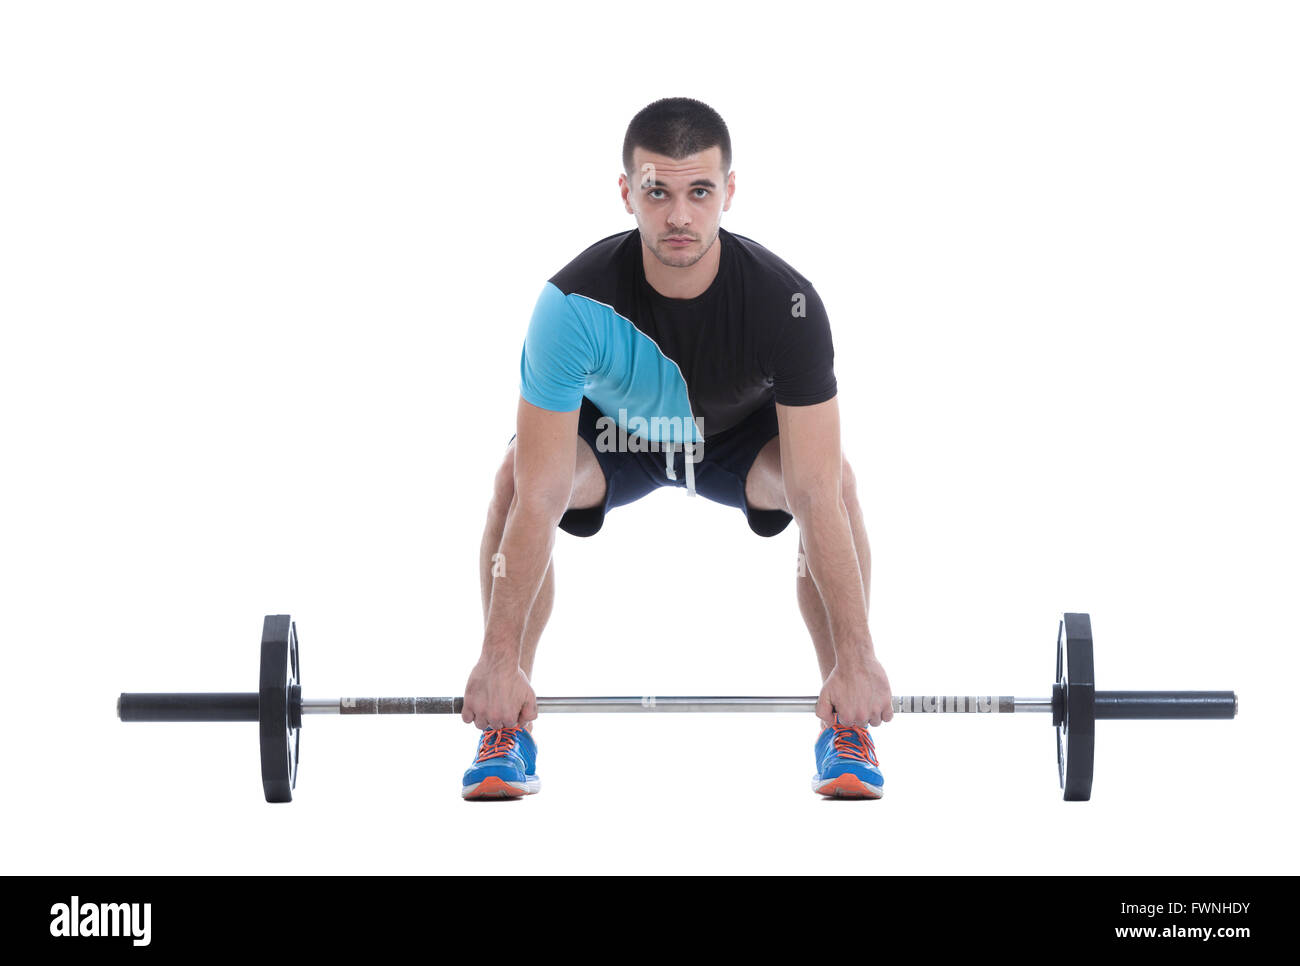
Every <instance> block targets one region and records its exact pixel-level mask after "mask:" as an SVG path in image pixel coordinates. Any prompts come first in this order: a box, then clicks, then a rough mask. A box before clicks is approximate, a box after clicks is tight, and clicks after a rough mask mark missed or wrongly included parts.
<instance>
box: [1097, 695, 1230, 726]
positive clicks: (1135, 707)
mask: <svg viewBox="0 0 1300 966" xmlns="http://www.w3.org/2000/svg"><path fill="white" fill-rule="evenodd" d="M1095 698H1096V704H1097V718H1098V719H1101V718H1110V719H1117V718H1128V719H1135V718H1235V717H1236V716H1237V695H1236V692H1233V691H1098V692H1097V694H1096V696H1095Z"/></svg>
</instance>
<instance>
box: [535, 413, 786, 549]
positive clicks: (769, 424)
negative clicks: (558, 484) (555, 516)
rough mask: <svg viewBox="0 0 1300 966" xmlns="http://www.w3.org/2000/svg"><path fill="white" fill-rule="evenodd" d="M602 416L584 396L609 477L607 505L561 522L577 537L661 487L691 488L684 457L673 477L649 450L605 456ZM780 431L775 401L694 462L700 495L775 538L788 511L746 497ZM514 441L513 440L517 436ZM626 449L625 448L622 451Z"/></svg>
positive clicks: (588, 429) (581, 421)
mask: <svg viewBox="0 0 1300 966" xmlns="http://www.w3.org/2000/svg"><path fill="white" fill-rule="evenodd" d="M600 416H601V412H600V410H599V409H597V408H596V405H595V403H593V402H592V401H591V400H590V399H587V398H586V397H585V396H584V397H583V399H582V409H581V410H580V412H579V413H578V435H579V436H581V437H582V438H583V439H585V440H586V441H587V443H588V444H589V445H590V446H591V450H592V452H593V453H595V455H596V461H597V462H598V463H599V464H600V469H601V471H602V472H603V473H604V474H605V502H604V504H603V505H601V506H594V507H589V508H586V509H582V510H567V511H565V514H564V516H563V517H561V518H560V529H561V530H563V531H565V532H566V533H571V534H573V536H575V537H590V536H593V535H594V534H596V533H599V532H600V528H601V527H602V526H603V525H604V523H605V514H606V513H608V512H609V511H610V510H611V509H612V508H614V507H616V506H623V505H625V504H627V503H632V502H634V501H636V500H639V499H641V497H643V496H645V495H646V494H647V493H649V492H650V491H651V490H657V489H658V488H659V487H661V486H678V487H681V488H683V489H685V488H686V472H685V454H684V453H682V451H681V450H678V451H677V452H675V453H674V454H673V475H674V476H676V477H677V478H676V479H675V480H673V479H670V478H669V477H668V474H667V471H666V465H665V464H666V462H667V456H668V454H667V453H666V452H664V451H660V450H652V451H649V452H626V451H624V452H602V451H601V449H600V448H599V447H598V446H597V437H598V436H599V435H600V429H599V428H598V427H597V425H596V420H597V419H599V418H600ZM778 432H779V429H778V426H777V422H776V403H775V401H769V402H768V404H767V405H766V406H763V407H762V408H761V409H758V410H756V411H755V412H753V413H752V414H750V415H749V416H748V417H747V418H746V419H744V420H743V421H741V422H740V423H738V424H737V425H735V426H733V427H732V428H731V429H729V430H727V431H726V432H723V433H716V434H714V435H712V436H709V437H708V438H707V439H706V440H705V442H704V447H703V450H704V452H703V456H702V457H701V458H700V459H699V460H698V461H697V462H696V463H695V492H696V493H697V494H699V495H700V496H703V497H706V498H707V499H710V500H712V501H713V502H715V503H723V504H726V505H727V506H734V507H738V508H739V509H740V510H741V511H742V512H743V513H744V514H745V519H746V520H748V521H749V528H750V529H751V530H753V531H754V532H755V533H757V534H758V535H759V536H760V537H774V536H776V535H777V534H778V533H780V532H781V531H782V530H784V529H785V528H786V527H788V526H789V525H790V521H791V520H793V519H794V517H792V516H791V515H790V514H789V513H786V512H785V511H784V510H759V509H757V508H755V507H752V506H750V505H749V501H747V500H746V499H745V480H746V479H747V478H748V476H749V468H750V467H751V466H753V465H754V459H755V458H756V457H757V456H758V452H759V450H761V449H762V448H763V446H764V445H766V444H767V442H768V441H769V440H771V439H772V437H774V436H776V435H777V434H778ZM510 439H511V440H512V441H513V440H514V436H511V437H510ZM620 449H621V450H626V447H620Z"/></svg>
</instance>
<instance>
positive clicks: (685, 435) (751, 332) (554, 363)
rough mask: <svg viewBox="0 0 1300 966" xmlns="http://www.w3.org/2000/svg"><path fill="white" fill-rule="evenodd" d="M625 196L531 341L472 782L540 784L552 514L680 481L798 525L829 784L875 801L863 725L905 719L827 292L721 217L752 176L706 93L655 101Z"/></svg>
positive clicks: (477, 787)
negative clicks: (897, 705)
mask: <svg viewBox="0 0 1300 966" xmlns="http://www.w3.org/2000/svg"><path fill="white" fill-rule="evenodd" d="M619 189H620V191H621V194H622V197H623V204H624V207H625V208H626V210H627V211H628V213H629V214H631V215H633V216H634V217H635V218H636V223H637V228H636V230H633V231H629V232H624V233H621V234H618V235H613V236H611V237H609V238H605V239H603V240H601V241H599V242H596V243H595V244H594V245H592V246H591V247H590V248H588V249H587V250H586V251H584V252H582V253H581V254H580V255H579V256H578V257H577V258H576V259H574V260H573V261H572V262H570V263H569V264H568V265H567V266H566V267H565V268H564V269H562V270H561V271H560V272H559V273H558V274H557V275H555V276H554V277H552V278H551V279H550V281H549V282H547V284H546V285H545V286H544V288H543V290H542V294H541V296H540V298H539V299H538V301H537V305H536V308H535V309H534V312H533V317H532V321H531V322H530V324H529V328H528V334H527V336H526V338H525V340H524V348H523V354H522V358H521V360H520V376H521V386H520V397H521V398H520V400H519V409H518V417H517V432H516V435H515V436H514V437H512V438H511V441H510V444H509V446H508V447H507V451H506V456H505V459H504V461H503V462H502V464H501V469H500V471H499V472H498V474H497V478H496V485H495V492H494V494H493V499H492V503H491V506H490V508H489V511H488V520H487V526H486V529H485V530H484V534H483V543H482V547H481V550H480V560H479V566H480V574H481V577H482V588H483V614H484V622H485V631H484V637H483V650H482V654H481V656H480V658H479V661H478V663H477V664H476V665H475V667H474V669H473V671H472V672H471V673H470V676H469V681H468V682H467V683H466V685H465V705H464V713H463V715H462V717H463V719H464V720H465V721H466V722H473V723H474V725H475V726H477V727H478V728H480V729H483V731H484V734H483V735H482V736H481V738H480V740H479V746H478V752H477V754H476V756H475V760H474V763H473V765H472V766H471V767H470V768H469V770H468V771H466V772H465V775H464V780H463V786H462V794H463V796H464V797H465V798H493V797H516V796H519V795H525V794H531V793H533V792H535V791H537V790H538V788H539V787H540V786H539V781H538V778H537V773H536V762H537V746H536V744H535V742H534V740H533V737H532V734H531V730H532V725H531V723H532V721H533V719H534V718H536V716H537V704H536V697H535V695H534V694H533V690H532V687H531V686H530V685H529V678H530V676H531V674H532V668H533V658H534V656H535V654H536V650H537V642H538V639H539V638H540V637H541V634H542V629H543V627H544V626H545V624H546V621H547V619H548V618H549V616H550V612H551V605H552V601H553V598H554V592H555V591H554V588H555V577H554V563H553V561H552V560H551V551H552V548H553V546H554V541H555V529H556V527H559V528H561V529H563V530H565V531H566V532H568V533H570V534H573V535H575V536H579V537H587V536H592V535H593V534H595V533H596V532H597V531H599V530H600V528H601V526H602V524H603V522H604V518H605V514H606V513H607V512H608V511H609V510H610V509H611V508H613V507H615V506H622V505H624V504H626V503H630V502H632V501H633V500H636V499H639V498H640V497H642V496H644V495H645V494H646V493H648V492H650V491H651V490H653V489H655V488H657V487H660V486H680V487H685V488H686V489H687V491H688V493H690V494H691V495H695V494H696V493H699V494H701V495H703V496H705V497H707V498H708V499H710V500H713V501H716V502H718V503H724V504H727V505H729V506H734V507H738V508H739V509H740V510H741V511H742V512H743V513H744V514H745V517H746V519H747V521H748V523H749V527H750V529H751V530H753V531H754V532H755V533H757V534H759V535H760V536H775V535H776V534H778V533H780V532H781V531H782V530H784V529H785V528H786V526H787V525H788V524H789V523H790V520H791V519H794V520H796V521H798V524H799V562H800V568H799V576H798V577H796V593H797V598H798V602H799V609H800V612H801V613H802V615H803V618H804V621H805V623H806V624H807V625H808V631H809V633H810V635H811V636H812V639H813V645H814V647H815V649H816V652H817V660H818V663H819V664H820V666H821V675H822V681H823V684H822V690H821V694H820V696H819V699H818V703H817V715H818V717H819V718H820V719H821V720H822V722H823V723H824V726H823V728H822V730H821V732H820V734H819V737H818V739H817V744H816V749H815V751H816V757H817V775H816V777H815V778H814V780H813V788H814V790H816V791H818V792H820V793H821V794H824V795H830V796H839V797H850V798H879V797H880V794H881V789H882V786H883V779H882V778H881V773H880V768H879V765H878V763H877V759H876V755H875V747H874V743H873V741H872V738H871V736H870V734H869V733H868V731H867V727H868V726H876V725H879V724H880V723H881V722H882V721H888V720H890V718H891V717H892V716H893V715H892V710H891V695H890V690H889V682H888V680H887V679H886V677H885V671H884V668H882V667H881V665H880V663H879V661H877V660H876V657H875V650H874V646H873V643H872V639H871V634H870V631H869V630H868V626H867V610H868V601H869V595H870V579H871V551H870V547H869V546H868V544H867V534H866V530H865V528H864V526H863V522H862V511H861V508H860V507H859V506H858V501H857V498H856V495H855V493H854V488H853V475H852V472H851V470H850V468H849V464H848V462H847V461H846V460H845V459H844V457H843V455H842V454H841V452H840V426H839V409H838V404H837V402H836V398H835V396H836V381H835V373H834V369H833V366H832V361H833V347H832V343H831V333H830V324H829V321H828V319H827V316H826V312H825V309H824V308H823V306H822V303H821V299H820V298H818V296H817V293H816V291H815V290H814V289H813V287H812V285H811V284H809V282H808V281H807V279H805V278H804V277H803V276H802V275H800V274H799V273H798V272H796V271H795V270H794V269H793V268H791V267H790V266H789V265H787V264H786V263H785V262H783V261H782V260H781V259H779V258H777V257H776V256H775V255H773V254H772V253H771V252H769V251H768V250H767V249H765V248H763V247H762V246H761V245H759V244H757V243H756V242H754V241H752V240H750V239H748V238H744V237H742V236H740V235H734V234H731V233H730V232H727V231H726V230H725V229H723V228H721V226H720V220H721V215H722V212H723V211H726V210H727V209H728V208H730V207H731V199H732V196H733V195H734V193H735V190H736V179H735V173H734V172H732V171H731V138H730V135H729V133H728V131H727V126H726V124H725V123H724V122H723V120H722V118H721V117H720V116H718V114H717V113H716V112H715V111H714V110H713V109H712V108H710V107H708V106H707V105H705V104H702V103H700V102H699V101H696V100H692V99H690V98H680V97H678V98H667V99H664V100H660V101H656V102H655V103H653V104H651V105H649V106H648V107H646V108H645V109H644V110H642V111H641V112H640V113H638V114H637V115H636V117H634V118H633V119H632V122H631V124H630V125H629V126H628V130H627V135H626V138H625V139H624V143H623V174H621V175H620V176H619ZM500 561H504V562H505V564H506V566H505V567H499V566H498V562H500ZM736 604H737V605H738V606H741V605H743V602H742V601H736Z"/></svg>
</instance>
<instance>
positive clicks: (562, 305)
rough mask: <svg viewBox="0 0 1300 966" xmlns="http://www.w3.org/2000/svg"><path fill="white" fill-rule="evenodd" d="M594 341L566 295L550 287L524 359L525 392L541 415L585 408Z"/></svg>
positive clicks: (540, 301)
mask: <svg viewBox="0 0 1300 966" xmlns="http://www.w3.org/2000/svg"><path fill="white" fill-rule="evenodd" d="M594 358H595V353H594V351H593V347H592V344H591V335H590V332H589V331H588V330H587V327H586V326H585V325H584V324H583V320H582V318H581V317H580V315H579V313H578V312H576V311H575V310H574V308H573V306H572V305H570V304H569V300H568V299H567V298H566V297H565V295H564V293H563V292H561V291H560V290H559V289H558V288H556V287H555V285H554V284H552V283H551V282H547V283H546V285H545V287H544V288H543V289H542V294H541V295H540V296H539V297H538V299H537V305H536V306H535V307H534V308H533V318H532V321H530V322H529V323H528V335H527V336H525V337H524V350H523V353H522V355H521V356H520V359H519V392H520V394H521V395H522V396H523V397H524V399H526V400H527V401H528V402H530V403H532V404H533V405H534V406H537V407H538V408H540V409H549V410H552V411H554V412H560V413H567V412H572V411H573V410H575V409H577V408H579V407H580V406H581V405H582V395H583V390H584V388H585V387H586V383H587V376H588V375H589V374H590V373H591V372H592V371H593V370H594V368H595V365H594V361H593V360H594Z"/></svg>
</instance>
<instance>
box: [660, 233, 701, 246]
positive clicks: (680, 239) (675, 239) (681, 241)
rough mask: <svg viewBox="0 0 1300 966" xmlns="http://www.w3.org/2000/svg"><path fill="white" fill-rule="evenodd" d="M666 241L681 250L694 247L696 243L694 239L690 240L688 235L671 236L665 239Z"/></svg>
mask: <svg viewBox="0 0 1300 966" xmlns="http://www.w3.org/2000/svg"><path fill="white" fill-rule="evenodd" d="M664 241H665V242H666V243H667V244H669V245H675V246H677V247H678V248H681V247H683V246H685V245H692V244H694V243H695V239H694V238H690V237H688V236H686V235H669V236H668V237H667V238H665V239H664Z"/></svg>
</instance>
